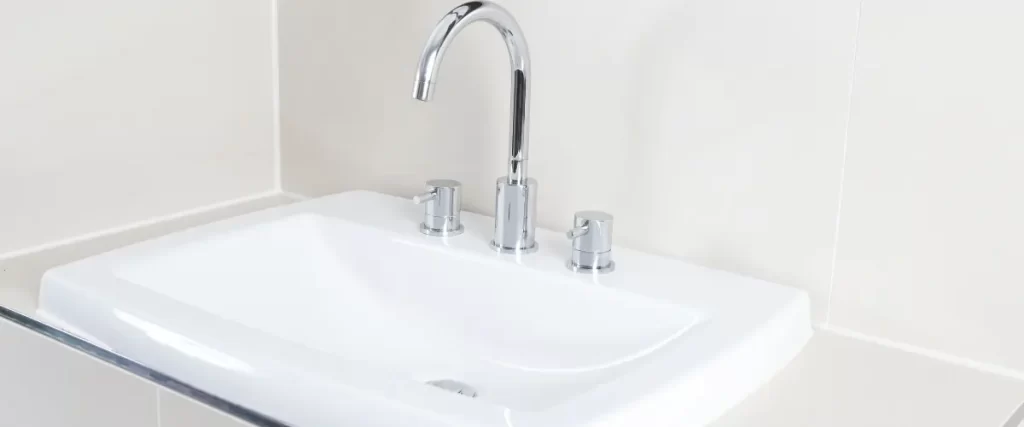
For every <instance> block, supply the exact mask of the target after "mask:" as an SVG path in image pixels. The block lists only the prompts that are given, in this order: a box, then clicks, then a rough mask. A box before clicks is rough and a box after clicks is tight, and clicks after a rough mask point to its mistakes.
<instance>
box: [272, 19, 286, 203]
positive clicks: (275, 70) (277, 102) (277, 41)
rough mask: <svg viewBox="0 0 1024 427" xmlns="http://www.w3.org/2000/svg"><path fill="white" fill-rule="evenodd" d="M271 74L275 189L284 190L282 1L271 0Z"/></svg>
mask: <svg viewBox="0 0 1024 427" xmlns="http://www.w3.org/2000/svg"><path fill="white" fill-rule="evenodd" d="M270 61H271V64H270V74H271V79H272V81H271V91H272V92H273V95H272V96H273V115H274V117H273V119H272V120H273V125H272V127H273V132H274V137H273V139H274V147H273V150H274V155H273V158H274V159H273V160H274V164H273V165H272V167H273V175H274V176H273V179H274V190H277V191H283V190H282V186H283V185H284V183H283V178H282V175H283V174H282V172H281V168H282V165H281V31H280V2H279V1H278V0H270Z"/></svg>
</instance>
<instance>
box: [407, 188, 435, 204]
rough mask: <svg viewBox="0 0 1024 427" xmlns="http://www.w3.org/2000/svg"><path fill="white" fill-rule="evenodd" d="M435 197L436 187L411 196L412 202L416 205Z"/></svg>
mask: <svg viewBox="0 0 1024 427" xmlns="http://www.w3.org/2000/svg"><path fill="white" fill-rule="evenodd" d="M434 199H437V189H436V188H435V189H433V190H430V191H427V192H426V193H420V194H417V195H415V196H412V202H413V203H415V204H417V205H422V204H424V203H426V202H429V201H431V200H434Z"/></svg>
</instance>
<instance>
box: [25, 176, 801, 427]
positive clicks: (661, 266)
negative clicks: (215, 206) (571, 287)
mask: <svg viewBox="0 0 1024 427" xmlns="http://www.w3.org/2000/svg"><path fill="white" fill-rule="evenodd" d="M340 199H352V200H354V201H362V202H367V203H370V204H384V205H389V206H390V205H393V206H392V207H396V208H397V209H396V210H395V211H394V212H390V211H387V212H386V213H385V214H383V215H381V214H380V212H376V214H377V215H376V216H374V215H373V214H372V213H369V212H354V213H352V214H351V215H348V216H347V217H346V216H345V215H344V213H343V212H340V211H339V210H337V209H331V204H332V203H337V202H338V201H339V200H340ZM396 202H401V203H402V204H401V206H406V205H407V204H406V203H405V201H404V200H402V199H398V198H395V197H392V196H386V195H382V194H379V193H373V192H365V191H356V192H348V193H341V194H337V195H333V196H327V197H324V198H320V199H314V200H310V201H306V202H300V203H296V204H293V205H286V206H283V207H278V208H271V209H268V210H265V211H260V212H255V213H251V214H247V215H242V216H239V217H234V218H230V219H227V220H223V221H218V222H216V223H211V224H207V225H204V226H200V227H196V228H193V229H189V230H185V231H182V232H179V233H174V234H170V235H167V236H163V237H160V238H157V239H154V240H150V241H147V242H143V243H139V244H136V245H132V246H127V247H125V248H121V249H118V250H115V251H111V252H108V253H106V254H103V255H100V256H97V257H94V258H90V259H89V260H92V261H93V264H96V263H95V260H96V259H106V260H111V259H114V258H116V257H118V256H121V255H123V254H124V253H126V252H128V253H130V252H131V251H137V250H139V249H140V248H142V249H145V248H146V247H157V246H163V245H166V243H167V241H172V240H179V241H184V240H188V239H191V238H192V236H195V235H203V234H208V233H215V232H217V231H218V230H223V229H227V228H233V227H235V226H237V225H238V224H241V223H254V222H258V221H264V220H267V219H273V218H281V217H283V216H287V215H290V214H293V213H295V212H299V211H303V210H315V209H322V210H324V211H326V212H332V213H334V214H339V213H340V216H342V217H345V218H346V219H347V220H350V221H357V222H359V223H360V224H364V225H370V226H377V227H381V225H382V224H383V225H385V226H384V227H383V228H384V229H387V227H386V225H387V224H395V223H396V221H399V223H401V224H406V223H408V221H409V220H410V218H417V217H418V212H417V211H416V208H415V207H414V206H408V207H407V208H400V205H398V204H397V203H396ZM368 210H369V209H368ZM490 220H491V219H490V218H488V217H484V216H482V215H476V214H471V213H467V214H466V215H465V216H464V218H463V222H464V224H466V227H467V233H466V234H464V235H463V236H459V237H456V238H454V239H448V243H449V245H448V246H447V249H449V250H450V249H456V250H468V251H470V252H477V249H475V248H474V246H472V245H477V246H479V248H480V249H481V252H482V251H484V250H487V246H486V242H487V239H488V238H489V236H488V233H487V231H488V228H489V226H490V224H488V222H489V221H490ZM415 224H416V223H415V222H411V223H408V224H406V225H411V227H409V232H410V233H412V234H417V235H418V232H417V231H416V230H415V227H414V225H415ZM471 231H473V232H471ZM396 232H398V231H396ZM424 237H426V236H424ZM538 241H539V243H540V244H541V247H540V250H539V251H538V253H537V254H533V255H527V256H524V257H508V256H505V257H503V258H499V260H500V262H513V263H516V264H518V265H519V266H521V267H524V268H530V269H534V270H537V271H540V272H541V273H545V274H556V275H561V276H562V277H565V278H569V279H570V280H573V281H576V282H578V283H580V284H581V285H584V286H593V285H595V284H597V285H600V286H604V287H608V288H609V289H613V290H617V291H619V292H625V293H628V294H631V295H637V296H644V297H646V298H651V299H654V300H656V301H669V302H674V303H683V302H684V301H685V302H686V304H684V305H682V306H683V307H688V308H690V307H702V308H704V307H711V308H712V309H710V310H696V309H692V310H688V311H689V312H690V313H694V314H697V315H698V316H699V317H700V318H701V319H702V320H705V322H703V323H701V324H699V325H698V326H696V327H695V328H694V329H693V331H694V332H695V333H697V335H695V336H694V337H692V338H693V339H694V340H696V341H698V342H702V343H706V344H708V345H711V346H712V347H713V348H715V349H716V350H721V351H726V350H729V349H730V348H731V347H735V346H730V345H727V344H728V343H724V342H716V340H715V339H714V336H715V334H716V333H718V334H720V333H725V334H726V335H729V334H734V333H736V332H737V331H739V330H744V329H750V328H756V327H757V326H759V324H761V323H769V322H771V321H772V320H774V319H776V318H781V317H796V318H800V317H805V316H804V314H807V316H806V323H807V328H806V330H805V331H804V330H801V331H797V332H794V333H795V334H796V335H798V336H794V337H793V338H792V339H790V341H792V347H795V348H796V350H793V351H790V352H792V353H793V354H794V355H795V351H798V350H799V348H800V347H802V345H803V342H806V339H809V337H810V325H809V313H806V311H807V307H806V305H807V301H806V294H804V293H803V292H801V291H796V290H793V289H789V288H784V287H780V286H778V285H774V284H770V283H767V282H763V281H759V280H754V279H749V278H744V277H741V276H738V275H734V274H730V273H724V272H718V271H714V270H710V269H706V268H703V267H696V266H692V265H689V264H686V263H684V262H681V261H677V260H671V259H668V258H664V257H659V256H653V255H648V254H643V253H640V252H637V251H632V250H629V249H626V248H621V247H618V246H616V249H615V250H616V255H617V258H618V260H619V270H618V271H617V272H616V273H615V274H612V275H604V276H595V277H590V276H584V275H578V274H576V273H573V272H571V271H568V270H566V269H564V265H563V264H564V262H563V259H562V258H563V257H562V256H560V255H565V254H568V250H567V248H568V243H565V242H564V240H563V239H561V236H560V234H558V233H554V232H551V231H547V230H539V231H538ZM426 242H427V243H428V244H440V241H438V240H435V241H430V240H427V241H426ZM563 245H564V246H565V247H564V248H563V247H562V246H563ZM560 249H565V250H564V251H560ZM80 263H81V262H79V263H72V264H71V265H69V266H74V265H76V264H79V266H80ZM93 267H96V266H95V265H93ZM62 268H64V267H59V268H58V269H55V270H51V271H50V272H47V275H46V276H45V277H49V278H50V279H56V278H57V277H56V276H55V275H54V274H53V272H54V271H58V270H60V269H62ZM669 270H672V271H674V274H675V275H682V276H696V277H698V278H701V280H716V281H724V282H727V283H729V285H728V286H726V287H728V288H731V290H733V291H743V290H748V291H753V292H754V294H758V293H760V294H762V295H761V297H762V298H751V300H759V301H758V302H757V303H755V302H754V301H749V300H748V301H742V300H740V301H728V302H729V304H722V302H723V296H722V295H720V293H719V292H716V291H715V290H714V289H710V288H713V287H711V286H707V285H706V284H696V285H695V284H693V283H674V284H673V283H670V284H665V283H656V284H652V283H650V279H649V278H650V277H652V276H657V275H658V274H664V273H666V272H667V271H669ZM58 272H59V271H58ZM108 274H109V273H108ZM667 277H673V275H671V274H670V275H668V276H667ZM627 278H629V279H630V280H628V281H627V280H626V279H627ZM45 280H46V279H44V281H45ZM654 282H657V281H656V280H655V281H654ZM108 285H110V284H109V283H108ZM121 285H124V284H121ZM110 286H113V287H118V286H115V285H110ZM125 286H127V287H136V288H138V286H137V285H131V284H129V285H125ZM47 288H48V287H47V286H46V285H45V284H44V286H43V290H42V291H41V296H40V314H41V316H42V317H45V318H51V319H56V318H57V316H54V315H52V313H47V310H46V309H45V307H44V300H46V299H47V298H46V297H45V294H46V293H47V292H46V291H47ZM108 290H109V289H108ZM80 291H81V293H82V296H83V297H86V298H90V299H91V300H92V301H94V302H96V301H97V299H98V298H99V297H98V296H97V292H96V291H97V289H81V290H80ZM118 295H122V294H117V295H113V299H112V301H116V300H117V299H118ZM122 296H123V295H122ZM136 296H137V295H136ZM104 297H105V298H108V299H109V298H111V295H105V296H104ZM160 298H163V297H160ZM764 298H767V299H769V300H774V301H773V302H775V303H780V304H781V307H782V308H781V309H780V308H779V307H778V306H777V305H775V304H773V305H771V309H769V308H768V305H763V304H760V302H763V299H764ZM125 299H127V298H125ZM154 304H156V305H159V304H161V303H154ZM187 308H189V309H194V308H193V307H187ZM179 309H180V307H179ZM197 311H198V310H197ZM140 312H144V313H145V314H138V315H139V316H144V317H147V318H153V317H154V316H153V314H152V313H153V311H152V310H148V309H147V310H141V311H140ZM179 312H180V311H179ZM780 313H782V314H780ZM736 318H740V319H743V321H732V320H730V319H736ZM153 320H154V321H159V319H153ZM802 323H803V322H801V324H802ZM801 329H803V328H802V327H801ZM689 347H691V346H686V345H679V346H676V347H673V348H672V349H666V350H665V351H661V352H656V353H658V354H656V356H660V357H661V358H662V359H664V358H670V357H678V358H676V359H673V360H674V361H675V362H679V361H680V360H682V361H687V360H689V362H686V363H680V364H687V366H689V365H688V363H693V364H694V366H700V365H701V364H703V363H706V362H708V361H707V360H703V361H702V360H701V359H702V357H703V358H704V359H706V357H704V356H707V355H709V354H712V355H713V354H716V351H705V352H704V353H703V354H702V356H701V357H695V356H694V355H693V354H681V353H685V351H683V350H689V349H690V348H689ZM669 350H672V351H669ZM646 366H647V367H652V366H653V367H654V368H664V366H660V365H659V363H650V364H648V365H646ZM654 368H650V369H646V371H657V369H654ZM643 371H645V369H639V368H638V369H636V370H631V371H629V372H627V373H626V374H625V375H623V377H622V378H618V379H616V380H614V381H613V382H612V383H613V384H604V385H602V386H599V387H598V388H597V389H595V390H591V391H590V392H588V393H585V394H583V395H579V396H575V397H574V398H572V399H570V400H567V401H565V402H563V403H562V404H560V405H558V406H556V407H553V408H549V409H548V410H544V411H539V412H532V413H531V412H528V411H517V412H515V413H514V414H512V413H509V412H507V411H502V412H501V420H502V422H504V420H505V419H508V418H509V417H512V416H514V417H515V418H516V420H517V424H518V423H519V422H521V421H522V422H527V423H530V424H531V425H532V424H538V423H539V424H546V423H547V422H554V421H556V420H557V421H558V422H561V420H576V421H579V420H581V419H582V420H590V421H595V420H597V419H603V418H605V417H606V416H608V414H610V413H611V412H613V411H611V408H612V407H616V406H618V407H620V408H623V407H628V406H635V405H634V404H637V403H640V402H638V400H639V399H636V398H635V396H638V395H639V396H642V395H643V394H638V393H633V395H634V399H629V398H624V395H627V394H629V393H630V391H629V390H630V389H631V388H633V389H635V388H636V387H637V386H638V385H637V384H636V383H641V385H642V387H643V388H644V389H645V390H646V391H647V393H646V394H657V393H659V390H661V389H664V388H666V387H669V386H671V385H672V383H673V382H678V381H681V380H682V378H680V377H683V376H685V375H683V373H680V372H671V375H666V372H664V371H661V372H643ZM659 374H660V375H659ZM659 377H660V378H659ZM631 383H632V384H631ZM438 393H440V392H438ZM428 394H429V393H428ZM421 397H422V398H424V399H428V400H436V402H434V404H436V405H437V406H434V407H433V408H442V409H443V408H446V407H447V408H448V409H450V410H451V411H450V412H451V413H455V414H461V415H463V416H467V414H466V410H467V408H466V407H465V406H466V405H465V404H464V403H465V402H464V401H463V400H464V399H463V400H458V401H455V402H451V401H447V400H446V399H445V397H447V398H451V397H450V396H443V395H441V396H435V397H436V399H433V398H427V397H423V396H417V397H416V399H419V398H421ZM595 397H596V398H597V399H598V400H599V401H603V402H601V405H594V404H593V403H594V399H595ZM607 400H612V401H614V404H608V402H607ZM473 406H487V405H473ZM595 408H597V409H595ZM490 409H501V408H490ZM567 409H568V410H567ZM442 412H449V411H442ZM469 412H478V413H475V414H470V415H468V417H469V418H471V419H477V420H481V421H484V422H485V423H486V424H491V423H494V422H496V421H495V417H494V415H495V414H494V413H493V411H469ZM584 413H585V414H584ZM271 415H273V414H271ZM495 425H503V424H495Z"/></svg>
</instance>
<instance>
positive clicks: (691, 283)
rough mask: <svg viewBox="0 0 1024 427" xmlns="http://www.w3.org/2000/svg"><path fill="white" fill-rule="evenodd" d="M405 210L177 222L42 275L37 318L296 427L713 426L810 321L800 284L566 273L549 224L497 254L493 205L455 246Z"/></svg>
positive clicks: (305, 205) (325, 203)
mask: <svg viewBox="0 0 1024 427" xmlns="http://www.w3.org/2000/svg"><path fill="white" fill-rule="evenodd" d="M418 209H419V207H416V206H413V205H411V204H410V203H409V202H408V201H405V200H403V199H399V198H395V197H392V196H386V195H381V194H377V193H370V192H350V193H343V194H338V195H334V196H328V197H324V198H320V199H316V200H311V201H307V202H302V203H296V204H293V205H289V206H284V207H277V208H272V209H268V210H265V211H261V212H257V213H253V214H248V215H243V216H240V217H236V218H232V219H229V220H225V221H221V222H218V223H214V224H210V225H206V226H202V227H198V228H194V229H191V230H188V231H184V232H181V233H175V234H171V235H168V236H165V237H162V238H159V239H155V240H151V241H148V242H144V243H141V244H137V245H133V246H129V247H126V248H122V249H119V250H116V251H113V252H109V253H106V254H103V255H99V256H96V257H93V258H89V259H86V260H83V261H79V262H76V263H72V264H69V265H67V266H63V267H60V268H57V269H54V270H51V271H49V272H48V273H47V274H46V275H45V276H44V278H43V284H42V291H41V295H40V308H39V314H40V316H41V317H43V318H46V319H49V320H51V321H53V322H54V323H56V324H58V325H61V326H63V327H65V328H66V329H69V330H71V331H73V332H77V333H79V334H80V335H83V336H85V337H87V338H88V339H90V340H92V341H94V342H97V343H99V344H101V345H104V346H107V347H109V348H112V349H114V350H115V351H117V352H119V353H121V354H124V355H125V356H128V357H130V358H133V359H136V360H139V361H141V362H143V363H145V364H147V365H150V366H152V367H153V368H155V369H158V370H161V371H164V372H166V373H169V374H171V375H174V376H176V377H178V378H180V379H182V380H184V381H187V382H190V383H193V384H194V385H196V386H198V387H200V388H204V389H207V390H209V391H211V392H213V393H215V394H218V395H221V396H223V397H226V398H228V399H231V400H235V401H237V402H238V403H241V404H243V405H246V406H249V407H252V408H254V409H257V410H259V411H262V412H265V413H267V414H269V415H271V416H274V417H277V418H280V419H282V420H285V421H287V422H290V423H293V424H295V425H299V426H319V425H324V426H329V425H371V424H372V425H413V424H415V425H420V426H423V425H427V426H429V425H493V426H504V425H515V426H565V425H595V426H598V425H600V426H633V425H672V426H679V425H704V424H706V423H707V422H709V421H711V420H713V419H715V418H716V417H717V416H718V415H720V414H721V413H722V412H724V411H725V410H726V409H727V408H729V407H731V406H732V405H734V404H735V403H737V402H738V401H739V400H740V399H742V398H743V397H744V396H745V395H746V394H748V393H749V392H750V391H752V390H753V389H755V388H756V387H757V386H758V385H760V384H761V383H763V382H764V381H766V380H767V379H768V378H769V377H770V376H771V375H772V374H774V373H775V372H776V371H777V370H779V369H781V367H782V366H784V365H785V363H786V362H788V360H789V359H790V358H792V357H793V356H794V355H795V354H796V353H797V352H798V351H799V349H800V348H801V347H802V346H803V344H804V343H805V342H806V340H807V339H808V338H809V337H810V334H811V330H810V322H809V312H808V302H807V297H806V295H805V294H804V293H803V292H800V291H796V290H793V289H789V288H785V287H781V286H778V285H773V284H770V283H766V282H762V281H758V280H753V279H748V278H743V277H739V276H736V275H732V274H728V273H723V272H718V271H713V270H708V269H703V268H698V267H694V266H691V265H688V264H685V263H683V262H680V261H675V260H670V259H666V258H661V257H655V256H651V255H646V254H641V253H638V252H634V251H630V250H628V249H622V248H616V258H617V263H618V266H619V269H618V270H617V271H616V272H615V273H613V274H610V275H604V276H587V275H579V274H575V273H572V272H570V271H568V270H567V269H565V267H564V263H565V257H566V256H567V255H568V250H569V245H568V242H567V241H566V240H564V237H562V235H561V234H560V233H555V232H550V231H546V230H540V231H539V233H538V240H539V243H540V244H541V250H540V251H538V252H537V253H536V254H532V255H528V256H524V257H522V258H517V257H514V256H502V255H498V254H495V253H493V252H491V251H490V250H489V248H488V247H487V244H486V243H487V239H488V238H489V235H490V227H491V221H492V220H491V219H490V218H488V217H484V216H480V215H475V214H466V215H464V218H463V220H464V224H465V225H466V228H467V232H466V233H465V234H464V235H462V236H458V237H455V238H451V239H447V240H446V239H440V238H433V237H428V236H424V235H421V234H419V233H418V232H417V230H416V225H417V222H418V219H419V216H420V215H419V211H418ZM436 379H454V380H458V381H462V382H464V383H467V384H469V385H471V386H472V387H474V388H476V389H477V390H478V391H479V392H480V396H479V397H478V398H476V399H469V398H467V397H464V396H459V395H455V394H452V393H449V392H445V391H442V390H439V389H437V388H434V387H430V386H426V385H424V384H423V383H424V382H426V381H429V380H436Z"/></svg>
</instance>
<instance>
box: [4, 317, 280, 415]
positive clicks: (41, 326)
mask: <svg viewBox="0 0 1024 427" xmlns="http://www.w3.org/2000/svg"><path fill="white" fill-rule="evenodd" d="M0 317H2V318H4V319H7V320H10V321H11V322H13V323H15V324H17V325H19V326H22V327H24V328H26V329H28V330H30V331H32V332H36V333H38V334H40V335H42V336H44V337H47V338H49V339H52V340H54V341H57V342H59V343H61V344H64V345H66V346H68V347H71V348H73V349H75V350H78V351H81V352H82V353H85V354H87V355H89V356H92V357H94V358H96V359H99V360H102V361H103V362H106V363H108V364H110V365H113V366H115V367H118V368H121V369H123V370H125V371H127V372H128V373H131V374H133V375H136V376H139V377H142V378H145V379H147V380H149V381H152V382H153V383H156V384H157V385H159V386H161V387H164V388H166V389H168V390H172V391H175V392H178V393H180V394H182V395H184V396H188V397H190V398H192V399H195V400H197V401H199V402H202V403H203V404H205V405H207V406H209V407H211V408H214V409H217V410H219V411H222V412H224V413H226V414H229V415H231V416H234V417H235V418H238V419H240V420H243V421H245V422H248V423H250V424H252V425H255V426H259V427H288V425H287V424H285V423H282V422H280V421H277V420H275V419H273V418H270V417H268V416H266V415H263V414H260V413H259V412H256V411H253V410H251V409H249V408H246V407H243V406H240V405H238V404H235V403H232V402H230V401H227V400H224V399H222V398H220V397H217V396H214V395H212V394H210V393H207V392H205V391H202V390H200V389H197V388H195V387H192V386H191V385H188V384H186V383H184V382H181V381H179V380H177V379H175V378H174V377H171V376H169V375H166V374H163V373H160V372H157V371H154V370H152V369H150V368H148V367H146V366H143V365H141V364H139V363H137V362H134V361H132V360H129V359H126V358H124V357H122V356H119V355H117V354H115V353H111V352H109V351H107V350H104V349H102V348H100V347H97V346H95V345H93V344H92V343H90V342H88V341H85V340H82V339H80V338H78V337H75V336H74V335H70V334H68V333H67V332H64V331H62V330H60V329H57V328H54V327H52V326H50V325H47V324H45V323H42V322H40V321H38V320H36V319H33V318H31V317H28V316H25V315H23V314H21V313H18V312H16V311H14V310H11V309H8V308H6V307H3V306H0Z"/></svg>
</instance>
